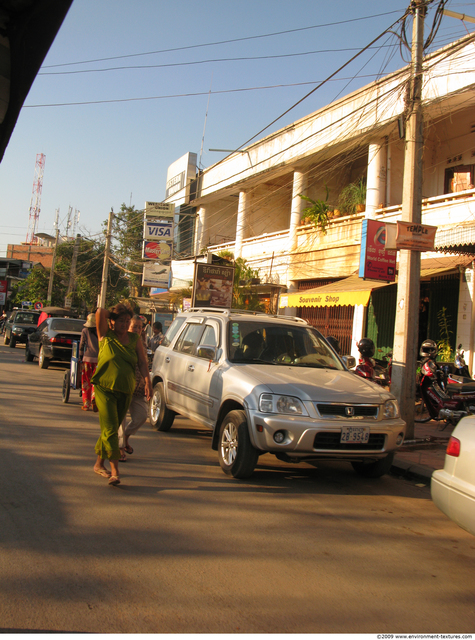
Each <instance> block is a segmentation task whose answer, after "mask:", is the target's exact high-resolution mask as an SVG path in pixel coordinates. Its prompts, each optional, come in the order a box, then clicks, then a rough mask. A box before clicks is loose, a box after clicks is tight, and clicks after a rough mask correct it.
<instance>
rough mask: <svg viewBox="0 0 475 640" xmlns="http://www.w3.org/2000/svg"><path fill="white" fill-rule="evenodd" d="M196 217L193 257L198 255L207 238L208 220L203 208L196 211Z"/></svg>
mask: <svg viewBox="0 0 475 640" xmlns="http://www.w3.org/2000/svg"><path fill="white" fill-rule="evenodd" d="M197 213H198V215H197V216H196V232H195V255H198V254H199V253H200V250H201V249H203V247H204V246H205V245H206V244H207V242H208V238H207V237H206V236H207V233H208V220H207V216H206V209H205V207H200V208H199V209H198V212H197Z"/></svg>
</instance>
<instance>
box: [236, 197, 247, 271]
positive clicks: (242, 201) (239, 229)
mask: <svg viewBox="0 0 475 640" xmlns="http://www.w3.org/2000/svg"><path fill="white" fill-rule="evenodd" d="M248 204H249V197H248V194H247V193H246V192H245V191H240V192H239V204H238V213H237V220H236V243H235V245H234V259H236V258H241V257H242V241H243V240H244V235H245V231H246V224H247V208H248Z"/></svg>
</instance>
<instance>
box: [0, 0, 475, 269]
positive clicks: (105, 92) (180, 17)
mask: <svg viewBox="0 0 475 640" xmlns="http://www.w3.org/2000/svg"><path fill="white" fill-rule="evenodd" d="M438 3H439V0H434V1H433V3H432V4H431V6H430V9H429V12H428V15H427V18H426V26H425V35H426V36H427V35H428V34H429V32H430V31H431V27H432V23H433V20H434V15H435V9H436V7H437V5H438ZM409 4H410V1H409V0H379V1H378V2H375V1H374V0H358V2H355V1H354V0H332V2H328V1H327V0H312V1H311V0H293V1H292V2H288V0H240V1H239V2H236V1H235V0H202V2H196V0H193V1H192V0H174V2H170V1H169V0H168V1H167V2H165V1H164V0H74V1H73V4H72V6H71V9H70V10H69V13H68V14H67V16H66V18H65V20H64V22H63V25H62V27H61V29H60V30H59V32H58V34H57V36H56V38H55V41H54V42H53V44H52V46H51V48H50V50H49V52H48V55H47V56H46V58H45V60H44V63H43V66H42V68H41V69H40V72H39V74H38V76H37V78H36V80H35V82H34V83H33V86H32V88H31V90H30V93H29V95H28V97H27V99H26V100H25V103H24V106H23V109H22V111H21V113H20V116H19V118H18V121H17V124H16V127H15V129H14V131H13V134H12V137H11V139H10V142H9V145H8V147H7V149H6V152H5V156H4V159H3V161H2V162H1V164H0V257H5V256H6V250H7V244H9V243H13V244H19V243H21V242H25V240H26V236H27V232H28V224H29V211H30V204H31V201H32V193H33V182H34V180H35V177H36V176H35V164H36V158H37V155H38V154H41V153H42V154H44V155H45V166H44V175H43V187H42V194H41V212H40V216H39V221H38V225H37V229H36V231H37V232H43V233H50V234H52V235H54V233H55V232H54V222H55V217H56V211H57V210H59V216H58V220H59V228H60V231H61V233H62V234H64V233H65V231H66V223H67V218H68V210H69V208H70V207H71V208H72V211H73V216H74V214H75V212H79V223H78V226H77V227H76V233H81V234H82V235H84V236H87V237H91V238H92V237H97V236H98V235H99V234H101V233H102V223H103V222H105V221H107V218H108V214H109V211H110V210H111V208H113V209H114V211H116V212H117V211H119V210H120V207H121V204H122V203H125V204H126V205H127V206H129V205H134V206H135V208H136V209H142V208H143V207H144V204H145V201H162V200H163V199H164V198H165V184H166V177H167V169H168V166H169V165H170V164H172V163H173V162H174V161H175V160H177V159H178V158H180V157H181V156H183V155H184V154H185V153H187V152H189V151H191V152H194V153H196V154H197V156H198V159H199V162H200V166H201V167H202V168H206V167H209V166H211V165H212V164H214V163H215V162H218V161H219V160H221V159H222V158H223V157H224V156H225V155H227V154H225V153H217V152H214V151H210V149H228V150H233V149H238V148H239V147H240V146H242V145H243V144H244V143H246V142H247V141H248V140H250V139H252V138H254V137H255V136H256V135H257V134H258V135H257V137H256V138H255V139H256V140H258V139H261V138H263V137H264V136H265V135H268V134H270V133H272V132H273V131H277V130H278V129H281V128H282V127H284V126H286V125H288V124H290V123H292V122H293V121H295V120H297V119H299V118H301V117H304V116H306V115H308V114H310V113H312V112H314V111H316V110H317V109H319V108H321V107H323V106H325V105H327V104H329V103H330V102H332V101H333V100H335V99H337V98H338V97H341V96H344V95H346V94H348V93H350V92H351V91H353V90H356V89H358V88H359V87H362V86H364V85H366V84H368V83H369V82H372V81H373V80H374V79H376V78H377V77H380V75H385V74H386V73H389V72H390V71H393V70H395V69H399V68H401V67H402V66H404V65H405V64H406V63H407V62H408V60H409V53H408V52H407V50H404V51H403V53H402V54H401V49H400V47H399V41H398V38H397V37H396V35H394V34H392V33H387V34H386V35H384V36H383V37H382V38H381V39H380V40H378V41H377V42H376V44H375V45H373V47H372V48H370V49H368V50H367V51H365V52H364V53H363V54H362V55H360V56H358V57H357V58H356V59H355V60H354V61H353V62H351V63H350V64H349V65H348V66H346V67H345V68H344V69H343V70H342V71H340V72H339V73H338V74H337V75H336V76H335V78H334V79H332V80H331V81H329V82H326V83H324V84H323V85H322V86H321V87H320V88H318V89H317V90H316V91H314V92H313V93H311V95H310V96H308V97H307V98H305V99H304V100H302V99H303V98H304V96H306V95H307V94H308V93H309V92H311V91H312V90H313V89H315V87H317V85H318V84H319V83H320V82H321V81H323V80H325V79H326V78H328V76H330V75H331V74H333V73H334V72H335V71H336V70H337V69H339V67H341V66H342V65H344V64H345V63H347V62H348V61H350V60H351V59H352V58H353V57H354V56H355V55H356V54H357V53H358V52H359V51H361V49H363V48H365V47H366V46H367V45H368V44H369V43H370V42H371V41H372V40H374V39H375V38H377V36H379V35H380V34H382V33H384V32H385V31H386V30H387V29H388V28H389V27H390V26H391V25H392V24H393V23H395V22H396V21H397V20H398V19H399V18H400V17H401V16H402V15H403V14H404V12H405V10H406V9H407V7H408V6H409ZM446 8H447V9H450V10H452V11H455V12H458V13H465V14H467V15H471V16H475V2H457V1H456V0H449V1H448V3H447V5H446ZM395 29H396V28H395ZM473 30H475V24H473V23H470V22H462V21H460V20H457V19H455V18H452V17H447V16H444V17H443V19H442V22H441V24H440V27H439V29H438V31H437V34H436V36H435V40H434V42H433V44H432V45H431V49H430V50H434V49H436V48H440V47H442V46H444V45H445V44H448V43H449V42H453V41H454V40H457V39H458V38H461V37H463V36H464V35H466V34H467V32H472V31H473ZM407 33H408V39H409V40H410V38H411V37H412V23H408V28H407ZM299 101H301V102H300V103H299ZM296 103H299V104H298V105H297V106H295V107H294V105H296ZM292 107H294V108H292ZM287 111H288V113H286V114H285V115H284V116H283V117H282V118H279V116H281V115H282V114H284V113H285V112H287ZM276 119H278V120H277V121H276V122H275V123H274V124H272V125H271V126H270V127H268V125H270V124H271V123H272V122H273V121H274V120H276ZM261 131H262V133H259V132H261Z"/></svg>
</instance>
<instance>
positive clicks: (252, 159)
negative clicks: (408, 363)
mask: <svg viewBox="0 0 475 640" xmlns="http://www.w3.org/2000/svg"><path fill="white" fill-rule="evenodd" d="M409 74H410V70H409V67H404V68H402V69H400V70H399V71H396V72H394V73H391V74H389V75H387V76H385V77H383V78H381V79H380V80H377V81H375V82H373V83H371V84H369V85H367V86H365V87H363V88H362V89H359V90H357V91H354V92H353V93H351V94H349V95H347V96H345V97H343V98H341V99H339V100H337V101H335V102H333V103H332V104H330V105H328V106H326V107H324V108H322V109H319V110H318V111H316V112H315V113H312V114H310V115H308V116H307V117H305V118H302V119H300V120H298V121H296V122H294V123H292V124H291V125H289V126H286V127H284V128H283V129H281V130H279V131H277V132H275V133H272V134H270V135H268V136H266V137H265V138H263V139H261V140H259V141H257V142H254V143H252V144H251V145H249V146H247V147H246V148H244V149H241V150H239V151H237V152H235V153H232V154H231V155H229V156H227V157H226V158H224V159H223V160H221V161H220V162H217V163H216V164H214V165H213V166H211V167H209V168H208V169H205V170H203V171H202V172H200V173H199V174H198V175H197V176H196V180H193V178H194V176H193V175H192V171H190V170H189V155H191V154H188V156H187V157H186V158H187V163H188V164H187V173H186V174H185V175H184V176H183V184H182V185H180V189H176V188H175V191H174V192H173V193H172V194H171V195H169V197H168V198H167V201H169V202H175V203H176V204H177V205H179V206H180V208H179V214H181V213H182V210H183V215H182V219H183V221H186V224H187V225H188V226H187V229H189V228H190V221H192V222H194V227H193V235H192V236H190V244H191V251H190V254H192V255H200V254H202V253H203V252H204V251H205V250H207V251H211V252H212V253H219V251H221V250H231V251H232V252H233V253H234V256H235V257H243V258H244V259H245V260H246V261H247V263H248V264H249V265H250V266H251V267H253V268H254V269H258V270H259V276H260V279H261V283H269V284H274V285H281V286H282V287H285V290H286V293H284V294H282V295H281V296H280V306H281V312H282V313H291V314H293V315H300V316H302V317H304V318H306V319H307V320H309V321H310V322H311V323H312V324H313V325H314V326H316V327H317V328H318V329H319V330H321V331H322V332H323V333H324V335H329V334H332V335H335V336H336V337H338V338H339V339H340V342H341V343H342V347H343V350H344V351H345V352H352V353H353V355H356V354H355V345H356V342H357V341H358V340H359V339H360V338H361V337H362V336H363V335H368V336H370V337H372V338H373V339H374V340H375V342H376V345H377V347H378V348H379V349H380V350H382V351H384V352H386V351H388V350H390V349H391V348H392V342H393V335H394V317H395V305H396V285H395V284H391V285H386V283H376V282H373V283H371V282H370V281H361V280H360V279H359V278H358V277H357V275H355V274H357V272H358V267H359V260H360V244H361V222H362V219H363V218H364V217H368V218H376V219H380V220H384V221H386V222H394V221H396V220H398V219H400V217H401V209H402V206H401V204H402V203H401V200H402V187H403V167H404V149H405V142H404V124H405V121H404V117H405V96H406V91H407V87H408V80H409V77H410V75H409ZM423 78H424V79H423V88H422V105H423V118H424V157H423V187H422V189H423V202H422V221H423V223H425V224H430V225H435V226H437V228H438V229H437V234H436V242H435V247H436V251H434V252H431V253H430V254H429V253H428V254H423V255H422V270H421V290H420V301H421V302H420V317H419V325H420V332H419V335H420V338H421V340H422V339H424V338H425V337H427V336H430V337H432V338H434V339H435V340H438V339H439V323H440V318H441V314H443V315H444V317H445V319H446V320H447V321H448V323H449V328H450V331H451V332H452V333H451V341H452V344H453V346H455V344H456V343H458V342H462V343H463V345H464V347H465V349H466V351H469V352H470V353H471V354H472V358H471V360H472V359H473V353H474V329H475V309H474V308H473V307H474V303H475V296H474V269H473V263H472V260H473V257H472V256H473V255H475V221H474V214H475V189H474V184H475V177H474V171H475V115H474V114H475V111H474V105H475V91H474V88H475V37H474V35H473V34H472V35H468V36H467V37H465V38H462V39H461V40H459V41H457V42H454V43H452V44H450V45H448V46H446V47H444V48H443V49H440V50H438V51H436V52H435V53H433V54H431V55H428V56H427V57H426V58H425V60H424V76H423ZM361 182H362V183H363V184H364V185H365V186H366V197H365V211H364V212H359V213H353V214H350V215H342V211H340V210H339V202H340V196H341V193H342V192H343V191H344V189H345V187H346V186H347V185H349V184H358V183H361ZM190 185H191V186H190ZM301 194H303V195H305V196H308V197H309V198H312V199H313V200H321V201H324V202H325V201H327V202H328V204H330V205H331V209H332V210H333V213H332V214H331V216H333V217H331V218H330V220H329V222H328V225H327V226H326V229H325V230H324V231H323V230H322V229H321V227H318V226H317V227H316V226H315V225H314V224H305V220H304V214H303V211H304V209H305V207H306V206H308V202H306V201H305V200H303V199H302V198H301V197H300V195H301ZM327 194H328V198H327ZM190 214H191V215H190ZM191 238H192V239H191ZM181 255H183V251H182V253H181ZM172 268H173V265H172ZM382 285H384V286H382ZM323 286H324V287H325V289H324V290H323V291H322V292H324V291H327V292H328V293H332V291H334V290H335V288H336V290H337V291H340V292H344V293H345V294H348V295H345V296H337V295H322V296H307V297H305V296H303V295H302V296H295V295H293V294H294V293H299V292H304V291H307V290H309V289H312V290H313V289H315V288H317V287H323ZM361 291H364V292H366V294H365V295H364V296H363V298H362V297H361V295H354V296H353V297H352V295H351V294H352V293H354V292H360V293H361ZM309 299H310V300H311V301H310V302H309ZM336 299H340V300H341V299H344V301H345V304H339V303H338V302H337V303H335V300H336ZM300 300H302V302H301V301H300ZM315 300H319V302H315ZM471 360H470V362H471ZM471 364H472V362H471Z"/></svg>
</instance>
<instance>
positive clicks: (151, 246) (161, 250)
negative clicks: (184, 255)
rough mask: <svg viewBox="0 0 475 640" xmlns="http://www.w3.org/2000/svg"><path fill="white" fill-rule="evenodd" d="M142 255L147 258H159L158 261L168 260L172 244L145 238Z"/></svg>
mask: <svg viewBox="0 0 475 640" xmlns="http://www.w3.org/2000/svg"><path fill="white" fill-rule="evenodd" d="M143 257H144V258H148V259H149V260H159V261H160V262H165V261H166V260H168V261H169V260H171V257H172V244H171V242H150V241H149V240H145V241H144V245H143Z"/></svg>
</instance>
